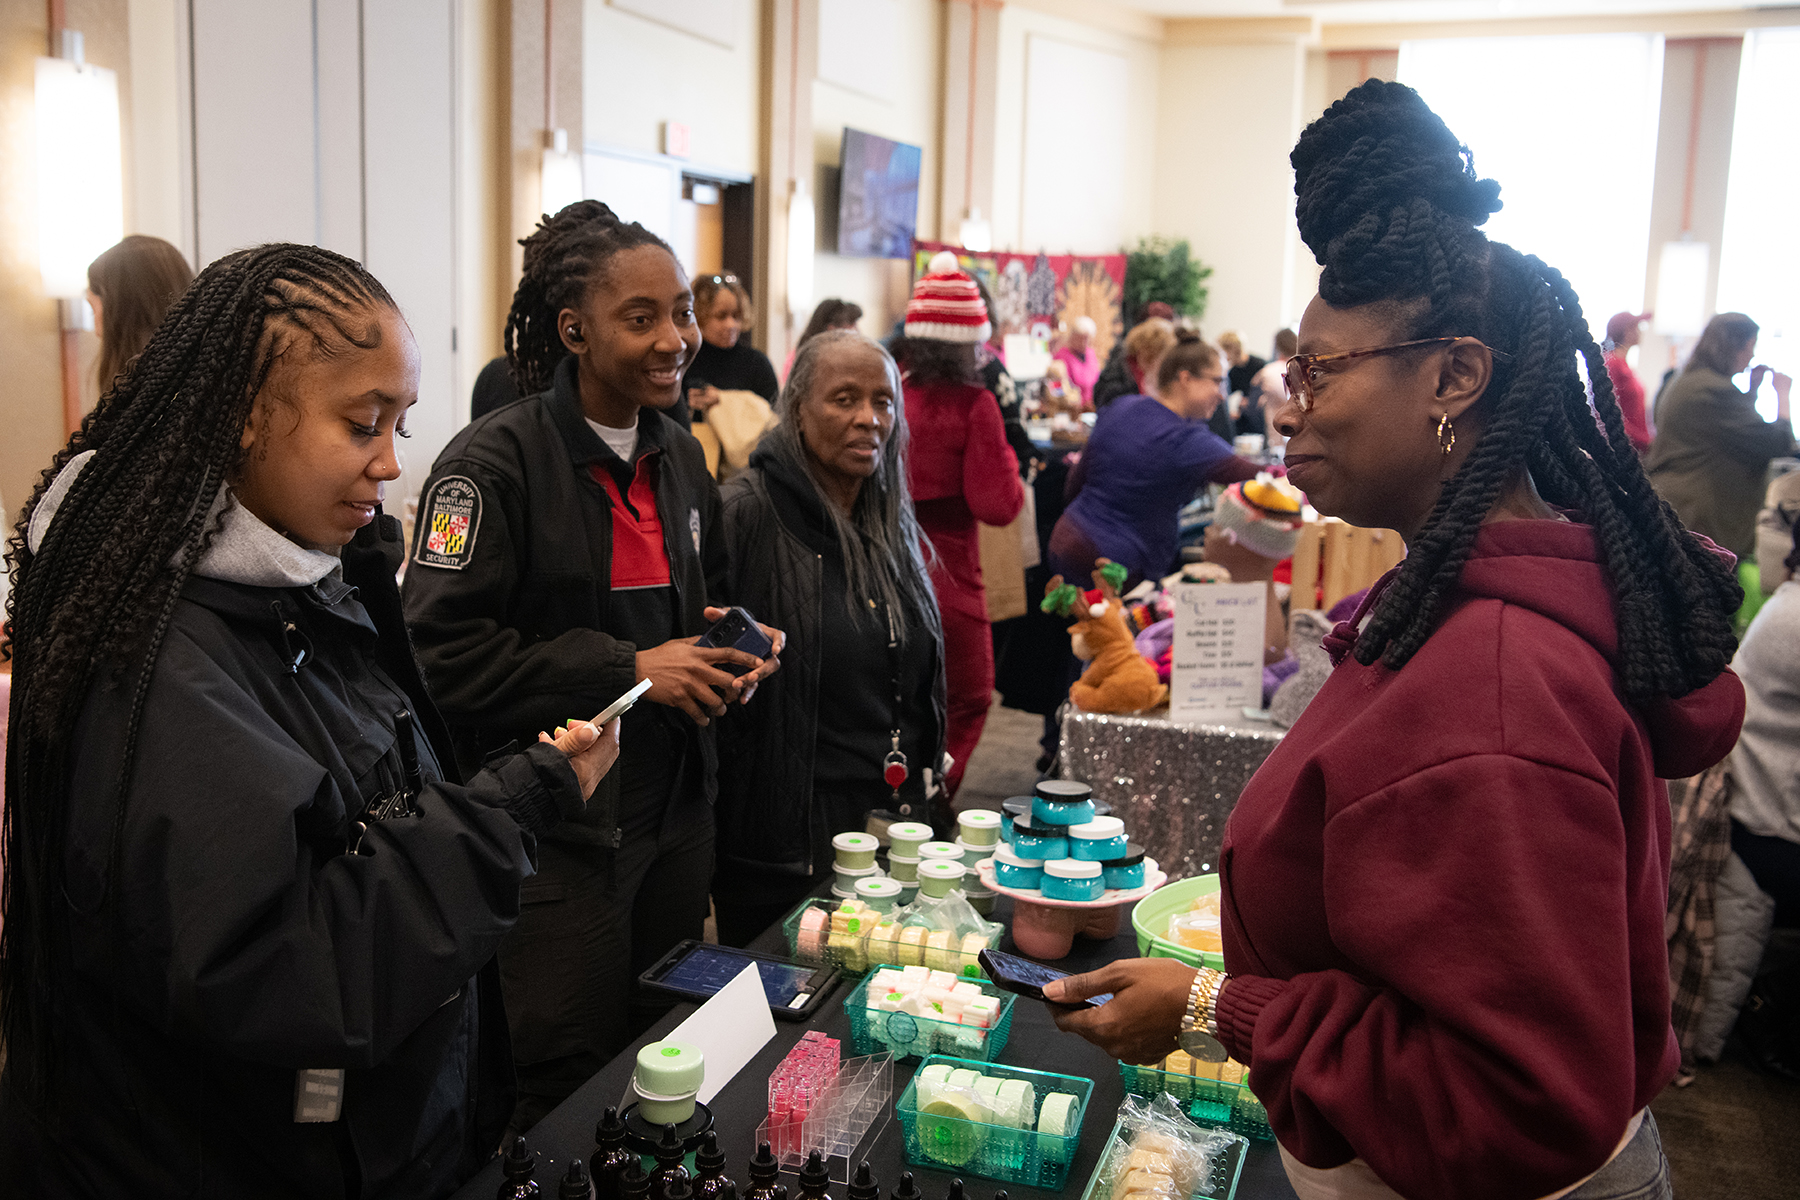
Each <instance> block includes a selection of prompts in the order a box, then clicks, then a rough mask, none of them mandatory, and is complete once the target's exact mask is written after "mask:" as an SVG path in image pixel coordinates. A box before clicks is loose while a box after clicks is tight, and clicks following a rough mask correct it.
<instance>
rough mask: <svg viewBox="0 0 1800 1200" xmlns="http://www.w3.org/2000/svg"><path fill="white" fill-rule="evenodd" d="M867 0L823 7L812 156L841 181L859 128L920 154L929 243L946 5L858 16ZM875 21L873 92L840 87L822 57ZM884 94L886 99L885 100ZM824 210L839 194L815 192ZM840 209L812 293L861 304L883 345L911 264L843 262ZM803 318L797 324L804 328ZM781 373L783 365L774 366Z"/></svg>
mask: <svg viewBox="0 0 1800 1200" xmlns="http://www.w3.org/2000/svg"><path fill="white" fill-rule="evenodd" d="M859 4H860V0H847V2H846V0H826V3H824V4H822V5H821V7H820V13H819V18H820V26H821V28H820V59H821V62H820V69H819V73H820V75H821V78H819V79H816V80H815V81H814V82H813V89H812V112H813V156H814V159H815V161H816V162H817V163H818V165H819V167H820V170H819V176H820V178H821V179H824V178H827V177H829V176H832V175H835V174H836V172H835V168H836V167H837V165H838V159H839V155H840V154H841V153H842V151H843V137H844V127H845V126H849V127H851V128H853V129H860V130H862V131H863V132H865V133H873V134H876V135H878V136H880V137H884V138H891V139H892V140H894V141H897V142H907V143H909V144H911V145H914V146H920V147H922V148H923V150H924V153H923V154H922V155H921V161H920V165H919V215H918V230H919V236H920V237H922V238H925V239H926V240H930V239H931V237H932V235H933V234H934V233H935V232H936V230H937V227H938V173H939V170H940V167H941V162H940V150H939V143H940V137H939V128H940V121H941V106H942V102H943V73H942V65H941V61H940V60H941V55H942V46H943V4H942V2H941V0H889V2H887V3H883V4H879V5H871V6H869V7H868V8H866V9H859V8H858V5H859ZM845 20H860V21H864V22H877V23H878V25H877V26H876V27H873V28H870V27H865V29H864V31H863V36H862V37H861V39H860V44H861V46H862V52H863V53H864V54H865V55H867V56H868V58H869V60H870V61H869V62H868V64H867V78H868V82H867V83H866V84H865V85H864V87H865V88H866V90H853V89H852V88H851V87H849V86H846V85H845V83H842V82H834V79H836V80H842V79H844V78H845V77H846V76H847V75H849V74H850V73H849V72H846V71H845V70H844V69H843V64H842V63H841V61H840V62H838V63H837V64H835V66H828V65H827V64H826V63H825V61H824V59H825V54H826V51H827V49H828V48H829V47H832V46H842V45H843V44H844V41H845V38H846V36H849V35H846V33H845V30H844V29H843V27H842V26H841V25H838V24H837V22H840V21H845ZM881 93H886V94H885V95H883V94H881ZM814 194H815V195H816V196H817V197H818V200H819V203H820V204H821V205H822V206H825V205H835V204H836V202H837V189H836V187H835V186H834V187H832V188H830V189H829V190H828V189H826V188H824V187H822V186H815V188H814ZM836 225H837V215H836V213H835V211H833V212H830V213H826V212H821V213H820V219H819V252H818V255H817V257H816V258H815V260H814V265H813V295H814V296H815V297H816V298H818V299H821V300H822V299H824V298H825V297H827V296H835V297H837V298H839V299H842V300H851V301H854V302H855V303H857V304H860V305H862V308H863V319H862V323H861V329H862V331H863V332H864V333H867V334H870V335H871V336H874V337H881V336H883V335H885V334H886V333H887V332H888V329H889V327H891V326H892V325H893V323H894V322H895V321H896V320H897V319H898V318H899V317H900V315H901V314H902V313H904V312H905V310H906V301H907V297H908V296H909V295H910V294H911V289H912V264H911V263H910V262H909V261H907V260H905V259H880V258H844V257H840V256H839V255H837V254H835V253H833V252H832V250H831V247H832V246H834V245H835V242H834V241H832V240H831V238H832V234H833V233H834V232H835V228H836ZM804 321H805V318H804V317H802V318H801V321H800V323H801V324H804ZM776 365H777V366H780V364H779V363H778V364H776Z"/></svg>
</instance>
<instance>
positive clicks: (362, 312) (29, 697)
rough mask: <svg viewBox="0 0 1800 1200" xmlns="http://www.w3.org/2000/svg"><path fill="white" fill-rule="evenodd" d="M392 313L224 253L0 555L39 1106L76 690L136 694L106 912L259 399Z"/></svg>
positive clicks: (11, 878) (43, 482)
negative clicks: (279, 379)
mask: <svg viewBox="0 0 1800 1200" xmlns="http://www.w3.org/2000/svg"><path fill="white" fill-rule="evenodd" d="M394 307H395V306H394V302H393V299H392V298H391V297H390V296H389V295H388V293H387V291H386V289H384V288H383V287H382V286H381V284H380V283H378V282H376V280H375V279H374V277H373V276H371V275H370V274H369V273H368V272H367V271H366V270H364V269H363V267H362V266H361V265H360V264H358V263H356V262H355V261H353V260H351V259H348V258H345V257H343V256H342V255H338V254H333V253H332V252H331V251H329V250H321V249H319V248H317V247H313V246H297V245H279V244H278V245H267V246H258V247H254V248H252V249H248V250H240V251H237V252H235V253H233V254H229V255H227V256H225V257H224V258H221V259H219V260H218V261H217V262H215V263H213V264H212V265H211V266H209V267H207V268H206V270H204V271H202V272H201V273H200V275H199V277H198V278H197V279H196V280H195V281H194V283H193V285H192V286H190V287H189V288H188V290H187V291H186V292H185V293H184V294H183V295H182V297H181V298H180V299H179V300H178V301H177V302H176V303H175V305H174V307H173V308H171V309H170V310H169V312H168V314H167V315H166V316H165V317H164V318H163V321H162V324H161V325H159V326H158V327H157V329H156V332H155V333H154V334H152V335H151V338H150V341H149V344H148V345H146V346H145V347H144V350H143V352H142V354H140V355H139V356H138V357H137V358H136V359H135V360H134V361H133V362H132V363H131V364H130V365H129V366H128V367H127V369H126V370H125V372H124V373H123V374H121V375H120V376H118V378H117V379H116V380H115V381H114V383H113V386H112V387H111V389H110V390H108V391H107V393H106V394H105V395H104V396H102V397H101V399H100V403H99V404H98V405H97V406H96V407H95V409H94V411H93V412H92V413H90V414H89V415H88V416H87V418H86V419H85V420H84V421H83V422H82V424H81V428H80V429H79V430H78V431H77V432H76V433H75V434H74V436H73V437H71V438H70V440H69V443H68V445H67V446H65V447H64V448H63V449H62V451H61V452H60V453H58V454H57V456H56V458H55V460H54V461H53V462H52V463H51V465H50V467H49V469H47V470H46V471H45V472H44V473H43V475H42V477H41V478H40V480H39V483H38V486H37V489H36V491H35V492H34V493H33V495H32V498H31V502H30V503H29V504H27V505H26V506H25V510H24V515H23V516H22V517H21V518H20V520H19V524H18V526H17V528H16V529H15V531H14V533H13V537H12V539H11V541H10V543H9V545H8V555H7V557H8V562H9V565H10V568H11V570H12V572H13V589H12V596H11V601H10V604H9V611H8V617H9V619H10V621H11V625H12V639H13V641H12V646H13V657H14V670H13V687H12V702H11V712H10V729H9V734H8V739H7V746H6V797H7V804H6V811H5V817H4V825H3V828H0V846H3V851H0V853H3V854H4V859H3V862H4V873H5V883H4V889H5V890H4V895H3V900H0V903H3V904H4V922H5V924H4V928H3V929H0V1023H3V1024H0V1031H3V1033H4V1037H5V1042H6V1049H7V1057H8V1063H7V1071H8V1074H9V1075H10V1076H12V1077H13V1079H14V1081H15V1083H16V1086H18V1087H19V1088H20V1090H21V1094H23V1095H25V1096H27V1097H30V1098H32V1099H34V1100H37V1101H38V1102H40V1103H46V1104H47V1103H48V1102H49V1101H50V1100H51V1099H52V1098H53V1094H54V1092H55V1091H56V1088H55V1086H54V1083H53V1080H54V1074H55V1073H54V1068H53V1062H54V1059H55V1057H56V1046H57V1045H58V1043H59V1042H60V1039H61V1032H60V1026H59V1017H58V1003H59V1001H58V993H59V985H60V984H61V983H62V981H63V980H64V979H65V972H66V970H67V966H68V964H67V962H66V957H67V950H66V938H67V933H68V929H67V921H66V915H65V909H64V905H65V903H66V902H65V901H64V899H63V875H64V870H63V865H64V830H65V826H66V824H67V815H68V802H69V796H68V785H69V772H70V767H71V765H72V763H73V761H74V755H75V754H76V753H77V752H78V749H79V748H78V747H76V746H75V745H74V744H73V733H74V729H75V724H76V720H77V718H78V717H79V716H80V714H81V710H82V707H83V704H84V702H85V700H86V697H87V695H88V692H89V690H90V688H91V687H92V686H93V685H94V684H95V683H97V682H98V681H99V680H100V679H101V678H102V677H103V676H107V677H110V678H112V679H115V680H117V679H122V680H125V681H127V683H128V684H129V685H130V686H132V688H133V693H132V699H131V707H130V710H129V711H130V717H129V720H128V722H127V725H126V728H125V730H124V735H123V746H124V750H123V757H122V760H121V762H122V766H121V768H120V774H119V779H118V781H117V789H116V792H115V795H114V801H113V803H114V811H113V814H112V815H113V822H112V826H113V837H112V845H111V847H110V849H109V858H108V867H107V877H106V878H107V901H106V902H107V903H108V904H111V903H113V901H115V900H116V895H115V892H116V889H114V888H112V886H111V880H112V878H113V874H114V872H115V871H116V869H117V867H118V862H119V855H120V844H121V841H122V837H121V834H122V831H123V828H124V823H125V804H126V797H127V796H128V795H129V794H130V790H131V777H132V768H133V759H134V758H135V751H136V746H137V737H138V730H139V725H140V722H141V719H142V716H143V709H144V702H145V698H146V696H147V695H148V692H149V688H150V679H151V674H152V666H153V664H154V663H155V661H156V657H157V653H158V651H159V650H160V648H161V646H162V642H163V638H164V636H165V635H166V633H167V631H168V628H169V624H170V620H171V618H172V617H173V615H174V612H175V608H176V602H177V600H178V599H179V597H180V595H181V591H182V588H183V586H184V584H185V583H186V582H187V579H188V576H189V575H190V574H191V573H192V571H193V569H194V566H195V564H196V563H197V562H198V561H199V559H200V556H201V554H202V553H203V551H204V549H205V546H206V542H207V539H208V537H209V536H210V532H211V531H210V529H209V528H208V527H207V525H208V522H207V520H206V518H207V514H208V512H209V511H210V510H211V507H212V504H213V501H214V500H215V499H216V498H217V496H218V494H219V490H220V488H221V487H222V486H224V484H225V483H226V482H227V481H228V480H229V479H230V478H231V477H232V475H233V474H234V472H235V471H236V469H237V468H238V466H239V465H240V464H241V462H242V461H243V457H244V450H243V449H242V445H241V442H242V437H243V432H244V428H245V425H246V423H247V422H248V421H249V420H250V418H251V411H252V405H253V403H254V401H255V399H256V396H257V394H258V392H260V391H261V390H262V389H263V386H264V384H265V383H266V382H268V380H269V377H270V372H271V370H272V369H273V368H274V367H275V366H276V364H277V363H278V362H280V361H281V360H282V359H283V358H284V357H286V356H287V355H288V354H289V352H290V351H298V352H300V353H303V354H304V353H311V354H315V355H319V354H322V355H331V354H336V353H342V352H344V351H345V350H346V349H347V347H349V346H364V347H366V346H368V345H371V344H372V343H371V341H370V333H369V330H370V326H371V323H372V318H373V317H374V316H375V315H376V314H378V313H379V312H380V311H381V310H383V309H390V310H391V309H393V308H394ZM374 336H375V337H376V338H378V337H379V334H378V333H376V334H375V335H374ZM88 450H92V451H94V452H95V453H94V456H93V458H92V459H90V460H89V461H88V463H87V464H86V466H85V467H84V468H83V469H82V470H81V471H80V473H79V474H78V475H77V476H76V477H75V480H74V483H73V484H72V485H71V486H70V488H69V490H68V493H67V495H66V496H65V497H64V499H63V502H62V504H61V506H60V507H59V508H58V509H57V510H56V516H55V519H54V520H53V521H52V522H51V523H50V527H49V530H48V532H47V533H46V535H45V536H44V538H43V541H42V544H41V545H40V546H39V547H38V549H37V550H36V552H32V551H31V550H30V549H29V548H28V545H27V533H28V530H29V528H30V521H31V514H32V513H33V512H35V511H36V510H37V507H38V504H39V503H40V502H41V501H42V500H43V497H44V493H45V492H46V490H47V489H48V488H49V486H50V484H51V482H52V481H53V480H54V479H55V478H56V477H57V475H58V474H59V473H60V472H61V471H62V469H63V467H65V466H66V465H67V464H68V462H69V460H70V459H72V458H74V457H75V456H76V455H77V454H80V453H82V452H84V451H88ZM134 676H135V678H134ZM114 911H115V913H116V909H115V910H114Z"/></svg>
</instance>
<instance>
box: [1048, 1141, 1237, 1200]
mask: <svg viewBox="0 0 1800 1200" xmlns="http://www.w3.org/2000/svg"><path fill="white" fill-rule="evenodd" d="M1230 1136H1231V1144H1230V1145H1229V1146H1228V1147H1227V1148H1226V1149H1225V1151H1224V1152H1223V1153H1221V1154H1218V1155H1215V1156H1214V1158H1213V1162H1212V1169H1211V1170H1209V1171H1208V1172H1207V1173H1206V1177H1205V1178H1204V1179H1202V1180H1201V1181H1200V1183H1199V1186H1198V1187H1196V1188H1195V1189H1194V1195H1193V1200H1232V1197H1234V1196H1236V1195H1237V1190H1238V1179H1239V1177H1241V1176H1242V1175H1243V1173H1244V1156H1245V1155H1246V1154H1248V1153H1249V1152H1250V1141H1249V1139H1248V1138H1246V1137H1244V1135H1243V1134H1241V1133H1239V1134H1232V1135H1230ZM1124 1140H1129V1137H1128V1135H1127V1134H1126V1132H1125V1129H1124V1126H1122V1125H1119V1124H1117V1123H1116V1122H1115V1123H1114V1125H1113V1131H1112V1136H1111V1137H1109V1138H1107V1139H1106V1148H1105V1149H1104V1150H1102V1151H1101V1152H1100V1164H1099V1165H1098V1166H1096V1167H1095V1168H1094V1174H1093V1176H1092V1177H1091V1178H1090V1179H1089V1180H1088V1185H1087V1189H1086V1190H1085V1191H1084V1192H1083V1193H1082V1200H1109V1198H1108V1196H1107V1194H1106V1192H1105V1190H1104V1189H1103V1188H1102V1186H1101V1184H1102V1183H1103V1181H1104V1180H1105V1178H1106V1164H1107V1163H1109V1162H1111V1161H1112V1156H1113V1151H1114V1149H1116V1148H1117V1147H1118V1145H1119V1143H1120V1142H1121V1141H1124Z"/></svg>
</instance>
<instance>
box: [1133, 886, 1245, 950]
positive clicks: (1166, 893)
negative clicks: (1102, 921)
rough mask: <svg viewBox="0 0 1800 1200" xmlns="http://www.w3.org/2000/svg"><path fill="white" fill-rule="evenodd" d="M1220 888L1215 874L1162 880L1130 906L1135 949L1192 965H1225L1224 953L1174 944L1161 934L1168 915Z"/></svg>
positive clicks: (1166, 927) (1182, 910) (1185, 909)
mask: <svg viewBox="0 0 1800 1200" xmlns="http://www.w3.org/2000/svg"><path fill="white" fill-rule="evenodd" d="M1218 890H1219V877H1218V876H1217V875H1194V876H1191V877H1189V878H1187V879H1178V880H1176V881H1175V882H1174V883H1167V884H1164V885H1163V886H1162V887H1159V888H1157V889H1156V890H1155V891H1154V892H1151V893H1150V894H1149V895H1148V896H1145V897H1144V898H1143V899H1142V900H1139V901H1138V902H1137V907H1136V908H1134V909H1132V910H1131V927H1132V928H1133V929H1135V930H1136V931H1137V943H1138V953H1139V954H1142V955H1144V956H1145V957H1147V958H1178V959H1180V960H1181V961H1182V962H1184V963H1187V964H1188V965H1189V966H1191V967H1212V968H1213V969H1215V970H1219V971H1223V970H1224V969H1225V958H1224V956H1223V955H1219V954H1214V953H1212V952H1211V951H1206V950H1190V949H1188V948H1187V947H1186V946H1179V945H1176V944H1175V943H1174V942H1171V941H1170V940H1169V939H1168V938H1166V937H1164V936H1163V934H1164V932H1166V931H1167V930H1168V928H1169V918H1170V917H1172V916H1174V915H1175V914H1176V913H1178V912H1186V911H1187V910H1188V908H1189V907H1191V906H1192V905H1193V903H1194V901H1195V900H1197V899H1199V898H1200V897H1201V896H1205V895H1209V894H1211V893H1213V892H1216V891H1218Z"/></svg>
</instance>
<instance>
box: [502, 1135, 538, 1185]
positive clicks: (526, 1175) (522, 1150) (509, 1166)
mask: <svg viewBox="0 0 1800 1200" xmlns="http://www.w3.org/2000/svg"><path fill="white" fill-rule="evenodd" d="M500 1172H501V1176H502V1182H501V1184H500V1193H499V1196H498V1200H530V1198H531V1197H536V1196H542V1195H543V1193H542V1192H540V1191H539V1190H538V1185H537V1180H536V1179H534V1178H532V1176H534V1175H536V1174H537V1155H536V1154H534V1153H532V1150H531V1147H530V1146H527V1145H526V1144H525V1139H524V1138H522V1137H516V1138H514V1139H513V1144H512V1145H511V1146H510V1147H509V1148H508V1149H507V1151H506V1160H505V1161H504V1162H502V1163H501V1164H500Z"/></svg>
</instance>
